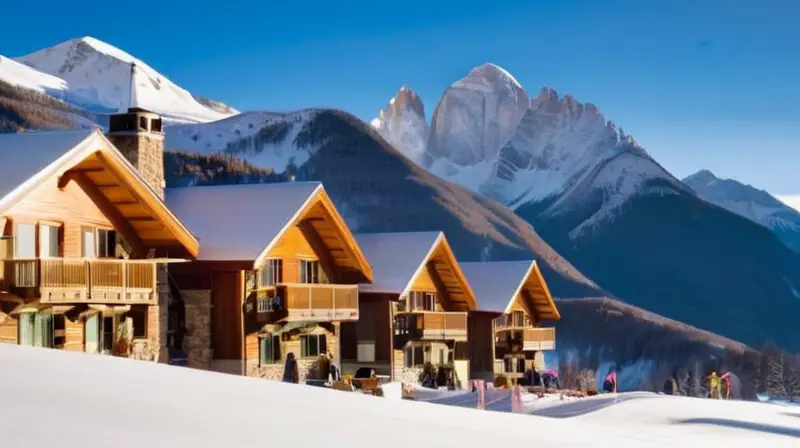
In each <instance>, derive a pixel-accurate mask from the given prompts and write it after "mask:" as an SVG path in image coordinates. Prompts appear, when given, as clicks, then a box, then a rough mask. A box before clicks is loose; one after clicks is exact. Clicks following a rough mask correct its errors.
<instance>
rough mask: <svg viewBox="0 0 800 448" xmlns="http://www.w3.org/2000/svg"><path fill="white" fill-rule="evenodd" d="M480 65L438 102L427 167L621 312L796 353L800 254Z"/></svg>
mask: <svg viewBox="0 0 800 448" xmlns="http://www.w3.org/2000/svg"><path fill="white" fill-rule="evenodd" d="M482 67H486V66H481V67H479V68H478V69H475V70H473V71H471V72H470V73H469V74H467V76H466V77H465V78H464V80H461V81H458V82H456V83H454V84H453V86H451V88H449V89H447V91H445V93H444V94H443V96H442V99H441V100H440V101H439V104H438V106H437V107H436V111H435V112H434V116H433V118H432V126H431V136H430V138H429V139H428V147H427V148H426V158H425V160H426V161H427V162H426V163H424V164H423V166H425V167H426V168H427V169H428V170H430V171H431V172H433V173H435V174H437V175H439V176H441V177H443V178H445V179H448V180H451V181H453V182H455V183H458V184H459V185H462V186H464V187H466V188H468V189H470V190H472V191H477V192H481V193H482V194H484V195H486V196H489V197H492V198H495V199H497V200H499V201H501V202H503V203H505V204H507V205H508V206H509V207H511V208H513V209H514V210H515V212H516V213H517V214H518V215H519V216H520V217H522V218H523V219H525V220H526V221H527V222H529V223H531V224H533V225H534V227H535V228H536V230H537V232H538V233H539V234H540V235H542V236H543V237H544V239H545V240H546V241H548V242H549V243H550V244H551V245H552V246H553V247H554V248H555V249H556V251H557V252H559V253H560V254H561V255H563V256H565V257H566V258H567V259H568V260H570V261H571V262H572V263H574V264H575V266H576V267H577V268H578V269H579V270H580V271H581V272H583V273H585V274H586V275H587V276H588V277H589V278H591V279H593V280H594V281H596V282H598V284H599V285H601V286H602V287H603V288H605V289H606V290H607V291H609V292H610V293H612V294H613V295H614V296H616V297H619V298H621V299H623V300H625V301H627V302H628V303H631V304H634V305H637V306H640V307H643V308H645V309H647V310H650V311H653V312H656V313H658V314H661V315H663V316H667V317H671V318H674V319H677V320H679V321H682V322H685V323H688V324H691V325H694V326H697V327H699V328H702V329H705V330H709V331H713V332H715V333H718V334H722V335H725V336H728V337H731V338H733V339H736V340H740V341H743V342H746V343H748V344H752V345H754V346H761V345H762V344H764V343H765V342H766V341H768V340H770V339H772V340H775V341H776V342H778V343H779V344H781V345H784V346H785V347H789V348H791V349H794V350H800V334H798V333H797V331H796V330H795V329H794V323H793V318H792V317H790V316H796V315H798V313H800V294H799V293H800V286H798V285H800V257H798V254H796V253H794V252H792V251H791V250H789V249H788V248H786V247H785V246H784V245H783V244H781V243H780V242H779V241H778V240H777V239H776V238H775V237H774V236H773V235H771V234H770V233H769V232H767V231H766V229H764V228H763V227H761V226H758V225H756V224H754V223H752V222H750V221H748V220H745V219H743V218H741V217H740V216H737V215H735V214H733V213H730V212H728V211H727V210H723V209H721V208H719V207H715V206H712V205H710V204H708V203H707V202H706V201H704V200H702V199H701V198H699V197H698V196H697V194H696V193H695V192H694V191H693V190H692V189H691V188H689V187H687V186H686V185H685V184H683V183H682V182H680V181H679V180H678V179H676V178H675V177H673V176H672V175H671V174H670V173H669V172H668V171H667V170H665V169H664V168H663V167H662V166H661V165H660V164H658V162H656V161H655V160H654V159H653V158H652V157H651V156H650V155H649V154H648V153H647V151H646V150H645V149H644V148H643V147H642V146H641V145H640V144H639V143H638V142H636V141H635V140H634V139H633V138H632V137H631V136H628V135H626V134H625V133H624V131H622V129H621V128H618V127H617V126H616V125H614V124H613V123H611V122H610V121H607V120H606V119H605V118H604V117H603V115H602V114H601V113H600V112H599V110H598V109H597V107H595V106H594V105H592V104H582V103H580V102H578V101H577V100H575V99H574V98H572V97H571V96H569V95H565V96H563V97H559V95H558V94H557V93H556V92H555V91H554V90H552V89H549V88H545V89H542V90H541V91H540V92H539V94H538V95H537V96H536V97H535V98H534V99H533V100H531V101H530V102H529V104H528V105H527V106H526V105H525V104H526V102H525V100H524V98H526V97H527V96H523V94H522V93H520V90H521V89H522V88H521V87H518V86H519V83H517V82H516V81H515V80H514V78H513V77H512V76H511V75H507V74H506V73H507V72H505V71H503V70H489V71H486V70H482V69H481V68H482ZM465 86H469V88H467V87H465ZM523 92H524V91H523ZM521 98H522V100H520V99H521ZM465 117H466V118H465ZM437 123H443V124H445V125H441V126H440V125H437ZM489 124H491V125H489ZM466 128H469V129H466ZM451 142H452V143H451ZM400 149H401V150H403V149H402V148H400ZM755 254H758V256H756V255H755ZM733 279H735V281H734V280H733Z"/></svg>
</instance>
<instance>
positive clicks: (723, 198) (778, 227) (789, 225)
mask: <svg viewBox="0 0 800 448" xmlns="http://www.w3.org/2000/svg"><path fill="white" fill-rule="evenodd" d="M683 183H685V184H686V185H688V186H689V187H691V188H692V190H694V191H695V192H696V193H697V195H698V196H700V197H701V198H703V199H704V200H706V201H708V202H711V203H712V204H715V205H718V206H720V207H722V208H724V209H726V210H728V211H730V212H733V213H736V214H738V215H740V216H743V217H745V218H747V219H749V220H751V221H754V222H757V223H759V224H761V225H763V226H764V227H766V228H768V229H770V230H772V231H773V232H774V233H775V234H776V235H777V236H778V238H779V239H780V240H781V241H783V242H784V243H785V244H786V245H787V246H789V247H790V248H792V249H794V250H797V251H800V213H798V212H797V210H795V209H793V208H791V207H789V206H788V205H786V204H784V203H783V202H781V201H780V200H778V199H777V198H776V197H774V196H772V195H771V194H769V193H768V192H766V191H764V190H760V189H758V188H756V187H753V186H751V185H746V184H743V183H741V182H739V181H737V180H734V179H722V178H719V177H717V176H715V175H714V173H712V172H711V171H709V170H705V169H704V170H700V171H698V172H696V173H694V174H692V175H690V176H688V177H686V178H685V179H683Z"/></svg>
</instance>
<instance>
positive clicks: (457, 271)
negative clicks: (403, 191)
mask: <svg viewBox="0 0 800 448" xmlns="http://www.w3.org/2000/svg"><path fill="white" fill-rule="evenodd" d="M163 141H164V133H163V130H162V121H161V117H159V116H158V115H156V114H154V113H151V112H149V111H147V110H144V109H141V108H137V107H131V108H129V109H127V110H125V111H123V112H120V113H118V114H115V115H112V116H111V117H110V120H109V129H108V134H107V135H103V133H102V132H101V131H100V130H99V129H91V130H76V131H63V132H62V131H58V132H27V133H18V134H3V135H0V158H1V159H2V164H0V236H1V237H2V238H0V342H6V343H13V344H20V345H31V346H38V347H50V348H58V349H65V350H74V351H84V352H90V353H103V354H113V355H116V356H127V357H132V358H136V359H145V360H150V361H157V362H172V363H180V364H183V363H185V364H187V365H188V366H189V367H193V368H199V369H209V370H214V371H219V372H226V373H231V374H237V375H248V376H256V377H262V378H268V379H275V380H280V379H281V377H282V374H283V368H284V363H285V360H286V357H287V355H288V354H289V353H293V354H294V355H295V357H296V359H297V360H298V368H299V369H298V370H299V373H300V377H301V378H303V377H305V376H306V374H307V373H311V372H312V371H313V369H314V365H315V364H314V363H315V360H316V359H317V357H318V356H319V355H321V354H326V353H330V354H331V355H332V356H333V362H334V363H335V364H336V365H338V366H340V368H341V370H342V371H343V373H345V374H347V373H350V374H352V373H353V372H354V371H355V370H357V369H358V368H360V367H369V368H371V369H374V370H375V372H376V373H377V374H380V375H386V376H388V377H390V378H392V379H394V380H400V381H407V382H411V383H414V382H417V381H418V380H419V374H420V372H421V369H422V367H423V366H425V365H426V364H429V365H433V366H441V365H448V366H450V367H452V369H451V370H452V372H453V377H454V379H455V382H456V383H457V385H460V386H462V387H463V386H466V384H467V380H469V379H476V378H480V379H486V380H491V379H492V378H493V377H494V376H495V375H497V374H501V373H502V374H508V375H514V376H515V377H517V376H520V373H521V372H522V371H523V370H524V369H523V367H525V368H528V367H530V366H531V365H532V363H533V362H534V361H536V362H538V361H540V360H541V357H540V356H538V355H537V353H542V351H544V350H550V349H553V348H554V347H555V345H554V344H555V334H554V331H553V329H552V328H548V329H541V328H539V323H540V322H541V321H542V320H548V319H549V320H554V319H558V318H560V316H559V314H558V311H557V309H556V307H555V305H554V303H553V300H552V298H551V297H550V293H549V291H548V290H547V286H546V284H545V283H544V280H543V278H542V276H541V272H539V270H538V267H537V266H536V264H535V263H534V262H509V263H505V262H492V263H461V264H459V263H458V262H457V261H456V258H455V256H454V254H453V251H452V250H451V248H450V245H449V244H448V242H447V239H446V238H445V236H444V234H443V233H442V232H407V233H382V234H359V235H355V236H354V235H353V234H352V233H351V231H350V229H349V228H348V226H347V225H346V223H345V221H344V219H343V218H342V216H341V215H340V214H339V212H338V211H337V209H336V207H335V206H334V204H333V202H332V201H331V199H330V197H329V196H328V194H327V193H326V192H325V189H324V187H323V186H322V184H320V183H317V182H288V183H280V184H245V185H221V186H190V187H182V188H170V189H166V190H165V189H164V163H163V155H164V154H163V153H164V143H163ZM523 364H524V366H523Z"/></svg>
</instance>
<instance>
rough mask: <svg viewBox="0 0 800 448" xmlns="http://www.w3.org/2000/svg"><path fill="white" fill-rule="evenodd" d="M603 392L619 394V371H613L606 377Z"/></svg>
mask: <svg viewBox="0 0 800 448" xmlns="http://www.w3.org/2000/svg"><path fill="white" fill-rule="evenodd" d="M603 392H606V393H610V392H614V393H617V371H616V370H611V372H609V373H608V375H606V379H605V380H604V381H603Z"/></svg>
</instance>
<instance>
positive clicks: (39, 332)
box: [17, 308, 66, 348]
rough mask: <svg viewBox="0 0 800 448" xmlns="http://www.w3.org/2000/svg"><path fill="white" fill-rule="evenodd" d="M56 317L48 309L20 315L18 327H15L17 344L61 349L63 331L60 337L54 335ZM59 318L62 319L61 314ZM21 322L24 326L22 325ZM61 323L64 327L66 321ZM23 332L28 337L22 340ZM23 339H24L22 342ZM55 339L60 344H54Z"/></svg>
mask: <svg viewBox="0 0 800 448" xmlns="http://www.w3.org/2000/svg"><path fill="white" fill-rule="evenodd" d="M56 316H57V314H55V313H53V310H52V309H50V308H48V309H44V310H37V311H26V312H23V313H20V317H19V325H18V326H17V344H18V345H24V346H28V347H42V348H56V347H63V346H64V342H65V341H64V337H65V331H64V330H65V329H64V330H61V334H60V335H58V334H56V330H55V321H56ZM60 316H61V317H62V318H63V314H62V315H60ZM60 320H61V319H60ZM23 321H24V322H26V324H24V325H23ZM61 321H62V322H63V323H64V324H65V325H66V321H64V320H61ZM23 332H25V333H28V335H27V336H28V337H26V338H23ZM23 339H25V341H24V342H23ZM56 339H60V344H56Z"/></svg>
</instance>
